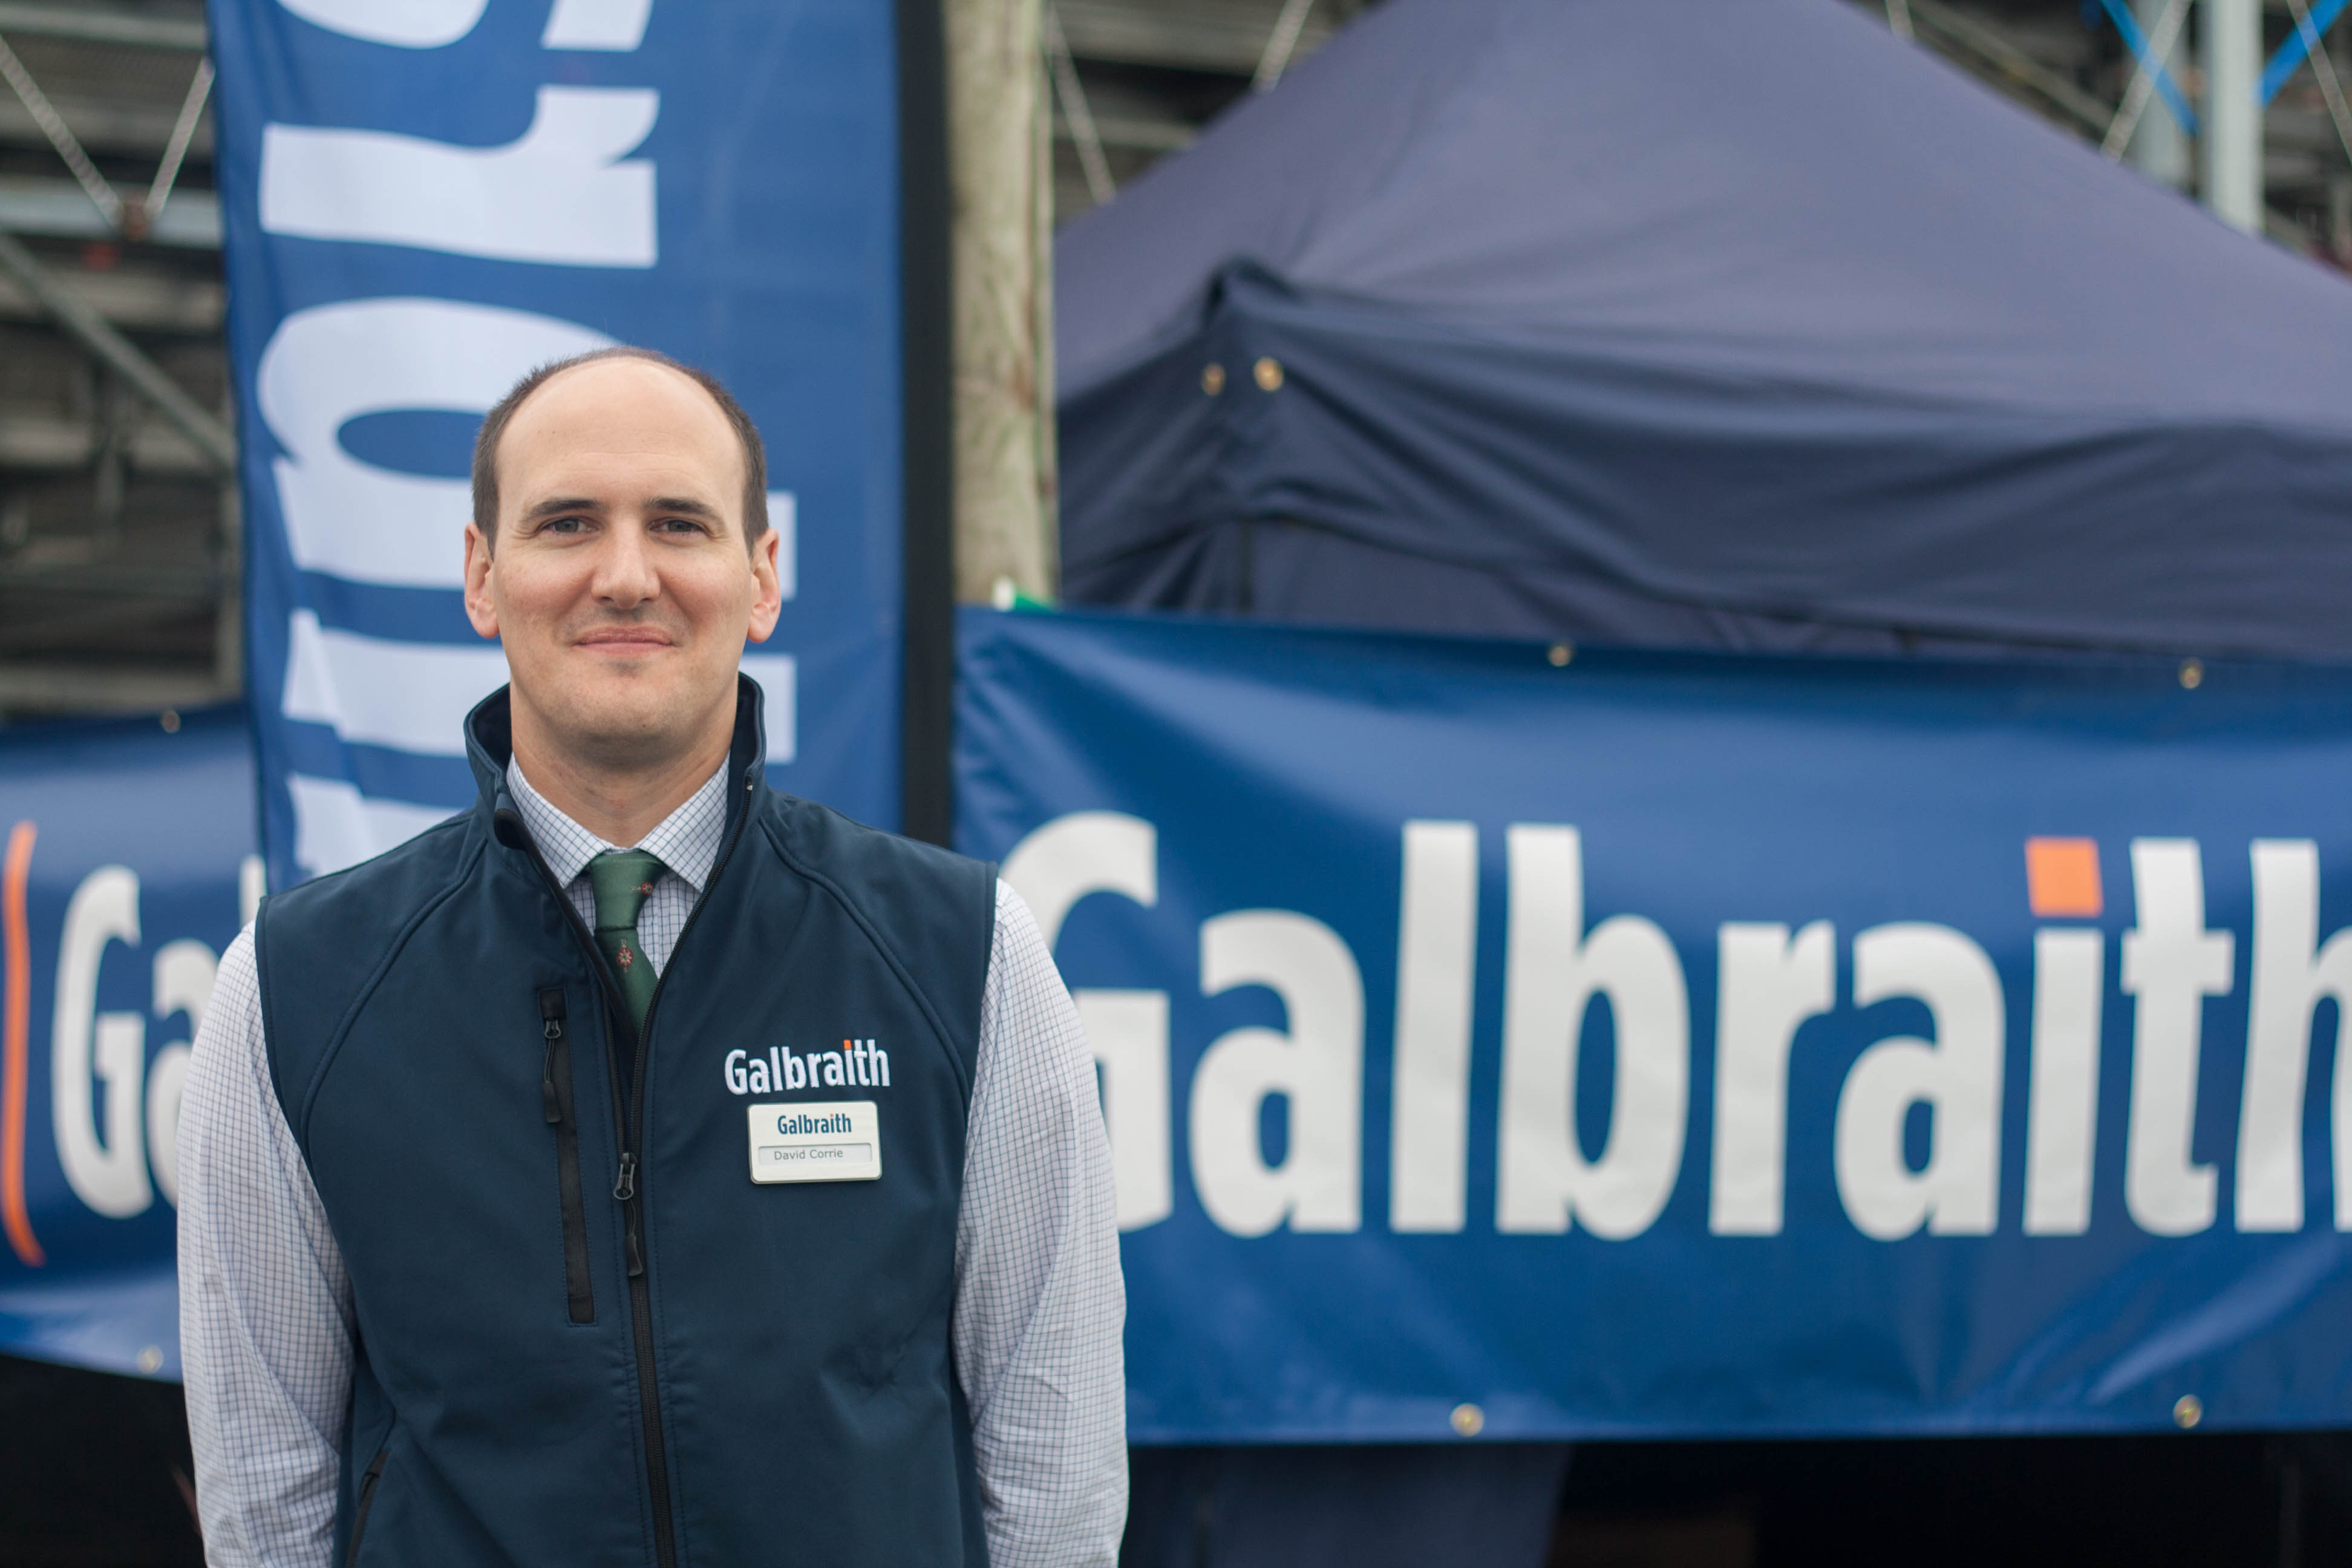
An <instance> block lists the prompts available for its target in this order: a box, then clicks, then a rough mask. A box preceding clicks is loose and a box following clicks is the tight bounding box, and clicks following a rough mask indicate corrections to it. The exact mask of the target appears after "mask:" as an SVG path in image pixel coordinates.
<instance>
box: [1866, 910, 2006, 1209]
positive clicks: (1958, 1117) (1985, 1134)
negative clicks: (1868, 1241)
mask: <svg viewBox="0 0 2352 1568" xmlns="http://www.w3.org/2000/svg"><path fill="white" fill-rule="evenodd" d="M1898 996H1907V997H1916V998H1917V999H1918V1000H1919V1001H1921V1002H1924V1003H1926V1004H1927V1014H1928V1016H1929V1018H1930V1019H1932V1020H1933V1027H1934V1029H1935V1038H1934V1039H1933V1040H1926V1039H1921V1038H1919V1037H1916V1036H1910V1035H1897V1036H1895V1037H1891V1038H1888V1039H1884V1040H1881V1041H1879V1042H1878V1043H1877V1044H1876V1045H1874V1046H1872V1047H1870V1048H1869V1049H1868V1050H1865V1051H1864V1052H1863V1053H1862V1055H1861V1057H1860V1058H1857V1059H1856V1060H1855V1062H1854V1064H1853V1069H1852V1070H1851V1071H1850V1072H1848V1073H1847V1074H1846V1080H1845V1088H1844V1089H1843V1091H1842V1092H1841V1093H1840V1094H1839V1096H1838V1108H1837V1131H1836V1150H1837V1153H1836V1165H1837V1185H1838V1196H1839V1197H1840V1199H1842V1200H1843V1202H1844V1204H1845V1211H1846V1214H1847V1215H1848V1216H1850V1217H1851V1218H1852V1219H1853V1223H1854V1226H1855V1227H1856V1228H1857V1229H1859V1230H1860V1231H1861V1232H1862V1233H1863V1234H1864V1236H1869V1237H1876V1238H1877V1239H1879V1240H1881V1241H1894V1240H1896V1239H1898V1238H1900V1237H1906V1236H1909V1235H1910V1234H1911V1233H1912V1232H1914V1231H1916V1230H1917V1229H1918V1228H1919V1227H1920V1226H1923V1225H1924V1226H1927V1231H1928V1233H1929V1234H1930V1235H1933V1236H1990V1235H1991V1234H1992V1229H1993V1226H1994V1224H1995V1223H1996V1222H1997V1221H1998V1219H1999V1218H2000V1082H2001V1063H2002V1052H2003V1049H2004V1047H2005V1045H2006V1041H2005V1038H2004V1036H2005V1033H2006V1029H2005V1026H2004V1024H2003V1021H2002V1019H2003V1016H2002V1011H2001V991H2000V975H1999V974H1998V973H1995V972H1994V970H1993V966H1992V960H1991V959H1990V958H1988V957H1986V956H1985V951H1984V949H1983V948H1981V947H1979V946H1978V945H1977V944H1976V943H1975V942H1971V941H1969V939H1968V938H1967V937H1965V936H1963V935H1961V934H1960V933H1959V932H1958V931H1954V930H1952V929H1951V928H1950V927H1949V926H1939V925H1927V924H1924V923H1919V922H1905V923H1901V924H1896V925H1884V926H1874V927H1873V928H1872V929H1870V930H1869V931H1863V932H1862V933H1860V934H1859V935H1857V936H1856V937H1855V938H1854V939H1853V1004H1854V1005H1855V1006H1857V1007H1868V1006H1871V1005H1874V1004H1876V1003H1880V1002H1885V1001H1887V1000H1889V999H1891V998H1894V997H1898ZM1914 1105H1924V1106H1926V1107H1927V1110H1928V1114H1929V1126H1930V1129H1931V1131H1930V1136H1929V1140H1928V1153H1927V1166H1926V1168H1925V1169H1923V1170H1918V1171H1914V1170H1912V1169H1911V1166H1910V1163H1909V1162H1908V1161H1907V1160H1906V1158H1905V1155H1904V1147H1903V1132H1904V1123H1905V1121H1906V1119H1907V1118H1908V1116H1909V1114H1910V1110H1911V1108H1912V1107H1913V1106H1914Z"/></svg>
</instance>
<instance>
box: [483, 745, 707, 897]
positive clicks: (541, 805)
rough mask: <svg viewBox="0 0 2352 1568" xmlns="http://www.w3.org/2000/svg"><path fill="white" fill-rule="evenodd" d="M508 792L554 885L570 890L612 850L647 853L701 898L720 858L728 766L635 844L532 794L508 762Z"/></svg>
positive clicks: (526, 781)
mask: <svg viewBox="0 0 2352 1568" xmlns="http://www.w3.org/2000/svg"><path fill="white" fill-rule="evenodd" d="M507 788H508V789H509V791H510V792H511V793H512V794H513V795H514V801H515V808H516V809H517V810H518V811H520V812H521V813H522V820H523V826H526V827H528V828H530V837H531V842H532V843H533V844H535V845H537V846H538V847H539V853H540V856H541V858H542V859H544V860H545V861H546V862H547V869H548V871H549V873H550V874H551V875H552V876H553V877H554V878H555V885H556V886H557V887H559V888H568V887H570V886H571V885H572V881H573V879H576V878H577V877H579V875H580V874H581V873H582V872H583V871H584V870H586V869H587V868H588V862H589V861H591V860H593V859H594V858H596V857H597V856H599V855H602V854H604V853H605V852H606V851H607V850H614V849H643V850H645V851H646V852H647V853H648V854H650V855H652V856H653V857H655V858H656V859H658V860H659V861H660V862H661V863H662V864H663V865H664V866H666V867H667V868H669V869H670V870H671V871H673V872H675V873H677V878H678V879H679V880H680V881H682V882H684V883H685V884H686V885H687V886H688V888H690V889H693V890H694V894H695V896H696V897H697V898H699V897H701V896H702V884H703V883H704V882H705V881H707V880H708V879H709V876H710V864H711V862H712V861H713V860H715V859H717V858H718V856H719V838H720V837H722V836H723V835H724V834H725V832H726V828H727V764H726V763H719V771H718V772H716V773H712V774H711V775H710V776H709V778H707V779H705V780H703V781H702V787H701V788H700V789H698V790H696V791H695V792H694V793H693V794H692V795H688V796H687V797H686V800H685V801H684V802H683V803H682V804H681V805H679V806H678V808H677V810H676V811H673V812H671V813H670V814H669V815H668V816H665V817H663V818H662V819H661V821H660V822H659V823H657V824H656V825H655V826H654V828H653V830H652V831H651V832H649V833H647V834H646V836H645V837H643V838H641V839H639V840H638V841H637V842H636V843H635V844H611V843H607V842H606V841H605V840H604V839H602V838H599V837H597V836H596V835H594V834H593V833H591V832H589V831H588V830H587V829H586V828H584V827H583V826H580V825H579V824H578V823H576V822H574V821H572V818H571V817H569V816H565V815H564V814H563V812H562V811H561V810H560V809H558V808H557V806H556V805H554V804H553V803H552V802H551V801H550V800H549V799H548V798H547V797H546V796H545V795H541V794H540V793H539V791H537V790H535V789H533V788H531V786H530V780H529V779H527V778H525V777H524V776H523V772H522V763H520V762H517V761H515V760H513V759H512V758H509V759H508V762H507Z"/></svg>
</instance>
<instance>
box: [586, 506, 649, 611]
mask: <svg viewBox="0 0 2352 1568" xmlns="http://www.w3.org/2000/svg"><path fill="white" fill-rule="evenodd" d="M593 587H594V591H595V595H596V597H597V598H598V599H599V600H600V601H602V602H604V604H608V605H613V606H614V608H616V609H624V610H625V609H629V608H631V607H633V606H635V605H640V604H643V603H644V602H645V601H646V600H647V599H651V598H655V597H656V596H657V595H659V594H660V593H661V574H660V573H659V572H657V571H656V570H655V568H654V558H653V551H652V548H651V543H650V542H649V541H648V540H647V539H646V531H645V530H644V529H643V528H641V527H639V526H638V525H637V524H636V523H635V522H634V521H625V522H622V523H621V524H620V525H619V526H617V527H614V528H613V529H610V530H608V531H606V532H605V535H604V547H603V548H602V549H600V550H598V551H597V552H596V578H595V582H594V584H593Z"/></svg>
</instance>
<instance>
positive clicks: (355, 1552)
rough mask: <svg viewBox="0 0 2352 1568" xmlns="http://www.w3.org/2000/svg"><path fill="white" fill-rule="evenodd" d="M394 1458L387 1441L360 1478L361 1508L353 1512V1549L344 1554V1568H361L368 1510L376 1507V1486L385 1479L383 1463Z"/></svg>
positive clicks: (390, 1445)
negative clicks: (361, 1544) (361, 1550)
mask: <svg viewBox="0 0 2352 1568" xmlns="http://www.w3.org/2000/svg"><path fill="white" fill-rule="evenodd" d="M391 1457H392V1444H391V1443H390V1442H389V1441H387V1442H386V1443H385V1444H384V1446H383V1447H382V1448H380V1449H378V1450H377V1451H376V1456H375V1461H374V1463H373V1464H371V1465H369V1466H368V1468H367V1474H366V1475H364V1476H362V1477H361V1478H360V1500H359V1506H358V1507H356V1508H354V1509H352V1549H351V1550H350V1551H349V1552H345V1553H344V1554H343V1568H359V1560H360V1538H361V1537H362V1536H363V1535H365V1534H366V1533H367V1521H368V1510H370V1509H372V1508H373V1507H374V1506H375V1486H376V1483H377V1482H378V1481H380V1480H382V1479H383V1462H384V1460H386V1459H388V1458H391Z"/></svg>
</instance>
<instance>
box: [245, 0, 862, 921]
mask: <svg viewBox="0 0 2352 1568" xmlns="http://www.w3.org/2000/svg"><path fill="white" fill-rule="evenodd" d="M211 16H212V28H213V49H214V53H215V59H216V60H217V62H218V67H219V70H220V101H219V106H218V113H219V125H220V155H219V167H220V180H221V194H222V201H223V210H224V215H225V225H226V240H227V254H228V273H229V281H230V298H231V301H232V304H231V309H230V321H229V326H230V343H231V350H232V355H233V359H234V363H235V368H236V395H237V412H238V421H239V432H240V437H241V446H242V458H241V462H242V474H241V479H242V481H243V489H244V495H245V500H246V512H245V516H246V538H247V635H248V637H249V647H248V674H249V686H248V690H249V692H250V694H251V701H252V705H253V717H254V723H255V730H256V733H257V752H258V758H259V763H260V783H261V789H262V827H263V838H264V842H265V845H266V848H267V853H268V862H269V872H270V877H271V880H272V884H273V885H276V886H284V885H287V884H289V883H290V882H293V881H296V880H299V879H302V878H304V877H309V876H315V875H318V874H320V873H322V872H326V871H331V870H334V869H338V868H341V867H344V866H348V865H351V864H353V863H355V862H357V861H359V860H362V859H365V858H368V857H370V856H372V855H374V854H377V853H380V852H381V851H383V850H384V849H386V848H389V847H392V846H393V845H394V844H397V843H399V842H400V841H402V840H403V839H404V838H406V837H409V836H410V835H411V834H413V833H415V832H416V831H417V830H418V829H420V828H421V827H423V826H426V825H427V824H429V823H432V822H434V821H436V820H438V819H439V818H441V817H443V816H446V815H448V814H449V813H450V812H452V811H454V810H456V809H457V808H459V807H461V806H463V805H466V804H467V802H468V800H469V799H470V798H471V795H472V793H473V788H472V784H471V781H470V779H469V777H468V775H467V769H466V763H465V757H464V749H463V744H462V741H461V738H460V733H459V730H460V720H461V719H462V717H463V715H464V713H465V711H466V710H467V708H468V707H470V706H471V705H472V704H473V703H474V702H476V701H478V700H479V699H480V698H481V697H483V696H484V695H486V694H487V693H488V692H489V691H491V690H493V689H496V688H497V687H498V686H499V685H500V684H501V683H502V682H503V681H504V680H505V679H506V666H505V660H504V658H503V657H502V656H501V655H500V653H499V649H498V647H496V645H494V644H490V643H486V642H484V641H482V640H481V639H479V638H478V637H477V636H476V635H475V633H474V631H473V629H472V627H471V626H469V625H468V624H467V620H466V617H465V613H464V605H463V600H462V570H461V563H462V538H463V531H464V527H465V524H466V521H467V518H468V516H469V515H470V510H471V502H470V493H469V489H468V484H467V471H468V462H469V459H470V455H471V446H472V441H473V437H474V433H475V431H476V430H477V429H478V426H479V424H480V420H481V416H482V415H483V413H484V412H485V411H486V410H488V408H489V406H490V405H492V404H493V403H495V402H496V401H497V400H498V399H499V397H500V396H501V395H504V394H505V392H506V391H507V389H508V388H509V386H511V385H512V384H514V383H515V382H516V381H517V380H519V379H520V377H521V376H523V375H524V374H527V373H528V372H530V370H531V369H533V368H534V367H536V366H538V365H540V364H542V363H547V362H548V361H551V360H554V359H559V358H562V357H564V356H566V355H570V354H574V353H582V352H583V351H586V350H589V349H593V348H596V347H600V346H602V345H604V344H607V343H614V342H625V343H633V344H640V345H644V346H647V347H652V348H656V349H659V350H661V351H663V352H665V353H670V354H673V355H675V356H677V358H679V359H681V360H684V361H687V362H688V363H692V364H696V365H698V366H700V367H702V368H703V369H706V370H708V371H709V372H711V373H712V374H715V375H717V376H718V377H719V379H720V380H721V381H723V382H725V383H726V384H727V385H728V386H729V388H730V390H731V391H732V392H733V393H734V394H735V395H736V396H737V397H738V398H739V399H740V401H741V402H742V404H743V405H744V407H745V408H746V409H748V410H749V411H750V413H751V417H752V418H753V420H754V421H755V422H756V423H757V424H758V425H759V426H760V429H761V434H762V435H763V436H764V437H765V438H766V441H767V444H768V458H769V479H770V482H771V484H772V485H773V486H775V487H776V488H775V489H773V490H772V492H771V494H770V497H769V515H770V519H771V521H772V525H773V526H774V527H776V528H777V529H778V530H779V531H781V532H782V538H783V549H782V564H783V584H784V593H785V604H784V608H783V616H782V621H781V623H780V624H779V626H778V627H777V629H776V632H775V635H774V636H773V637H772V638H771V639H770V640H769V641H768V642H767V643H765V644H762V645H757V646H754V647H751V648H749V649H748V650H747V653H746V657H745V660H744V668H745V670H746V671H747V672H748V673H750V674H751V676H752V677H753V679H757V680H758V681H759V682H760V683H761V686H762V687H763V688H764V689H765V690H766V692H767V697H768V738H769V752H770V763H771V776H772V778H773V779H774V781H775V782H776V783H777V784H779V785H781V786H782V787H783V788H786V789H789V790H792V791H793V792H794V793H796V794H801V795H811V796H814V797H816V798H818V799H822V800H824V801H825V802H827V803H828V804H830V805H835V806H838V807H839V808H841V809H843V810H845V811H846V812H848V813H850V814H851V815H853V816H858V817H861V818H863V819H865V820H866V821H869V822H874V823H877V824H878V825H881V826H895V824H896V821H897V817H898V771H899V763H898V721H897V714H898V691H899V675H898V671H899V658H900V655H899V640H898V634H899V622H900V609H899V560H900V538H901V534H900V521H899V514H900V490H899V483H900V481H899V473H900V467H899V464H900V457H899V454H900V423H899V422H900V414H899V408H900V400H899V379H900V378H899V369H898V366H899V317H898V310H899V292H898V142H897V119H896V98H895V94H896V83H895V60H896V56H895V40H894V37H893V29H892V16H891V11H890V8H889V7H888V6H886V5H874V4H871V3H870V0H805V3H803V4H796V5H782V6H780V5H765V4H761V3H760V0H700V3H698V4H695V5H684V4H679V3H677V0H408V3H407V4H404V5H383V4H379V3H377V0H215V4H214V5H213V6H212V8H211Z"/></svg>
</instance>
